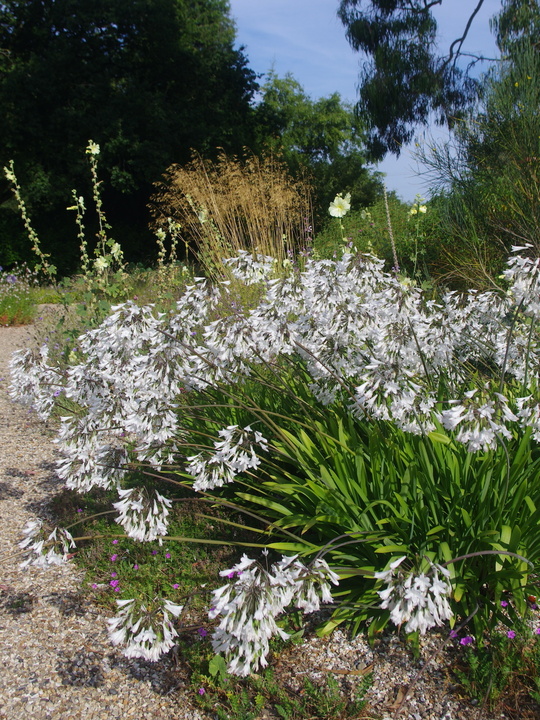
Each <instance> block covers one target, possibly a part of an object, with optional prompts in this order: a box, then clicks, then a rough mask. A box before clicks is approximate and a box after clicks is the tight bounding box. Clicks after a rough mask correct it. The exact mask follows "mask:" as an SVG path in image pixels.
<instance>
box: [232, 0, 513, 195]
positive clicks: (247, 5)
mask: <svg viewBox="0 0 540 720" xmlns="http://www.w3.org/2000/svg"><path fill="white" fill-rule="evenodd" d="M229 2H230V6H231V15H232V17H233V19H234V21H235V22H236V27H237V44H238V45H244V46H245V52H246V55H247V57H248V59H249V65H250V67H251V68H252V69H253V70H255V71H256V72H257V73H266V72H268V70H270V68H271V67H273V68H274V70H275V71H276V72H277V74H278V75H280V76H283V75H285V73H287V72H290V73H292V74H293V75H294V77H295V78H296V79H297V80H298V81H299V82H300V83H301V84H302V85H303V87H304V90H305V91H306V92H307V93H308V94H309V95H310V96H311V97H312V98H313V99H316V98H319V97H323V96H326V95H330V94H331V93H333V92H339V93H340V95H341V96H342V98H343V99H345V100H348V101H350V102H354V101H355V98H356V86H357V81H358V72H359V68H360V65H361V62H362V59H363V58H362V56H360V55H359V54H358V53H355V52H353V50H352V49H351V47H350V45H349V43H348V42H347V40H346V38H345V28H344V26H343V25H342V24H341V22H340V21H339V19H338V18H337V9H338V7H339V0H229ZM475 6H476V0H443V2H442V5H441V6H438V7H437V8H435V9H434V14H435V17H436V18H437V20H438V24H439V34H440V46H441V48H443V49H447V48H448V47H449V46H450V43H451V42H452V40H454V39H455V38H457V37H459V36H460V35H461V33H462V32H463V28H464V26H465V23H466V20H467V18H468V16H469V14H470V12H471V11H472V9H473V8H474V7H475ZM499 9H500V0H485V2H484V5H483V7H482V9H481V10H480V12H479V13H478V15H477V16H476V18H475V20H474V23H473V25H472V27H471V30H470V31H469V35H468V37H467V41H466V43H465V45H464V50H465V51H467V52H481V53H483V54H484V55H487V56H490V57H493V56H494V55H495V54H496V47H495V42H494V39H493V36H492V34H491V32H490V30H489V18H490V17H492V16H493V15H494V14H495V13H496V12H497V11H498V10H499ZM419 132H423V131H419ZM432 134H433V136H434V137H436V138H443V137H444V132H443V131H441V130H440V129H439V128H436V129H434V130H433V133H432ZM430 136H431V132H430V131H428V133H427V135H426V134H425V133H424V134H423V135H421V136H420V137H419V138H418V139H419V142H421V143H422V142H424V141H425V139H426V138H429V137H430ZM378 169H379V170H382V171H383V172H385V173H386V184H387V187H388V189H389V190H395V191H396V192H397V193H398V195H399V196H400V197H401V198H402V199H403V200H405V201H412V200H414V196H415V195H416V193H420V194H423V195H425V194H426V193H427V189H426V183H425V180H424V179H423V178H422V176H421V175H420V174H419V173H418V170H419V168H418V166H417V163H416V161H415V160H414V157H413V155H412V149H411V148H405V150H404V152H402V154H401V156H400V158H399V159H398V160H396V159H394V158H390V157H389V158H387V159H385V160H384V161H383V162H382V163H381V164H380V165H379V167H378ZM420 169H421V168H420Z"/></svg>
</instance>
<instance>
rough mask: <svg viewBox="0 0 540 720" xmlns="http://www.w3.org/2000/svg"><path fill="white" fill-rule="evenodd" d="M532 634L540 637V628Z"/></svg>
mask: <svg viewBox="0 0 540 720" xmlns="http://www.w3.org/2000/svg"><path fill="white" fill-rule="evenodd" d="M534 632H535V633H536V634H537V635H540V627H538V628H536V630H535V631H534Z"/></svg>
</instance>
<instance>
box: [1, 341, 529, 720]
mask: <svg viewBox="0 0 540 720" xmlns="http://www.w3.org/2000/svg"><path fill="white" fill-rule="evenodd" d="M29 339H30V336H29V331H28V329H26V328H0V378H2V379H1V381H0V528H1V532H2V540H3V543H2V552H3V562H2V566H1V571H0V657H1V658H2V665H3V667H2V673H1V682H0V720H22V719H23V718H24V719H25V720H26V719H29V720H46V719H47V720H111V719H112V718H119V719H120V720H132V719H133V720H146V719H147V718H152V720H205V716H203V715H202V714H201V713H200V712H199V711H198V710H197V709H195V708H194V707H193V705H191V703H190V699H189V693H190V692H192V691H191V689H190V687H189V684H188V683H187V681H186V672H185V670H184V669H183V668H182V665H181V663H180V665H179V666H175V665H174V663H173V661H172V659H170V658H165V659H163V660H161V661H159V662H157V663H148V662H144V661H139V660H128V659H126V658H124V657H123V656H122V655H121V653H120V652H119V651H117V650H116V649H114V648H113V647H112V646H111V644H110V642H109V640H108V637H107V633H106V623H105V620H106V618H105V617H104V616H103V615H102V614H101V612H102V611H101V610H100V609H99V608H97V607H96V606H93V605H92V604H91V603H90V602H89V601H88V600H87V599H86V598H85V597H84V595H83V594H82V591H81V579H82V576H81V573H80V571H78V570H77V568H76V566H74V565H73V564H68V565H65V566H62V567H59V568H53V569H52V570H48V571H42V570H39V569H37V568H29V569H26V570H21V569H20V568H19V564H18V563H19V562H20V559H18V558H17V557H13V555H12V553H13V551H14V550H15V549H16V545H17V542H18V541H19V540H20V539H21V529H22V528H23V527H24V525H25V524H26V522H27V521H28V520H30V519H33V518H35V517H36V516H37V517H41V518H44V519H46V518H47V514H48V510H47V508H48V503H49V501H50V499H51V498H52V497H53V496H54V495H55V493H57V492H58V491H59V490H60V489H61V487H62V486H61V483H60V481H59V480H58V479H57V478H56V477H55V473H54V445H53V444H52V442H51V439H52V436H51V433H50V432H49V431H48V429H47V427H46V426H45V425H44V424H43V423H42V422H40V421H39V420H38V419H37V418H36V417H35V416H34V415H33V414H32V413H30V412H28V411H27V410H26V409H25V408H23V407H21V406H18V405H16V404H13V403H12V402H11V401H10V399H9V397H8V395H7V387H8V384H9V377H8V369H7V363H8V361H9V357H10V356H11V353H12V352H13V350H15V349H16V348H19V347H24V346H25V345H26V344H27V343H28V342H29ZM440 642H441V638H440V637H439V636H437V635H433V636H430V637H428V638H427V639H426V640H425V641H424V643H423V647H422V651H421V657H420V658H419V659H418V660H416V661H415V660H413V659H412V657H411V653H410V652H409V650H408V649H407V648H406V647H405V646H404V644H403V643H402V642H401V641H400V640H399V639H398V637H397V636H396V635H395V634H392V635H388V636H386V637H384V638H383V639H382V640H381V641H380V642H379V644H378V645H377V646H376V647H375V648H374V649H371V648H369V646H368V645H367V644H366V642H365V641H364V640H363V638H362V637H357V638H355V639H354V640H352V641H351V640H349V639H347V637H346V635H345V634H344V633H342V632H340V631H338V632H335V633H334V634H333V635H332V636H331V637H330V638H326V639H324V640H321V639H319V638H311V639H309V640H308V641H307V642H306V643H305V644H304V645H301V646H295V647H292V648H289V649H287V650H286V651H285V652H284V653H283V654H282V656H280V658H278V660H277V663H276V665H275V670H276V673H277V674H279V675H280V676H281V677H282V678H283V680H284V681H285V682H287V683H288V684H290V685H292V686H295V685H296V686H298V685H299V684H300V683H301V680H302V678H303V677H305V676H308V677H311V678H312V679H314V680H317V679H320V678H322V677H324V676H325V675H326V676H327V674H328V672H332V673H333V674H334V677H336V678H337V679H338V680H339V681H340V682H341V683H342V686H343V687H344V688H351V689H352V688H354V686H355V685H356V684H357V683H358V682H361V681H362V672H363V670H362V669H363V668H366V667H367V668H369V667H370V666H373V676H374V682H373V686H372V687H371V689H370V690H369V693H368V702H369V706H370V710H373V712H374V713H375V714H371V713H369V715H366V716H365V717H366V718H367V717H381V718H385V720H386V719H389V718H396V717H398V714H397V713H396V708H397V707H398V705H399V701H400V699H401V698H402V697H403V692H404V690H406V689H407V687H408V686H409V685H410V684H411V681H413V680H414V683H413V688H412V690H411V692H410V694H409V698H408V702H407V704H406V705H405V706H404V707H403V708H402V709H401V711H400V712H399V718H400V719H406V720H480V718H482V720H499V719H501V718H505V717H509V716H507V715H504V714H501V713H496V714H487V713H480V712H479V708H478V707H474V705H472V704H471V703H470V701H469V700H468V699H467V698H463V697H461V698H460V697H459V696H458V695H457V694H456V688H455V686H453V685H452V679H451V675H450V673H449V671H448V663H449V655H447V654H446V651H445V653H443V654H442V655H441V657H440V658H439V659H438V660H437V661H436V662H434V663H431V664H430V665H429V669H428V670H427V672H425V673H424V674H423V675H422V677H421V678H420V679H418V678H417V675H418V673H419V671H420V670H421V668H422V667H423V665H424V664H425V663H426V661H428V660H430V659H431V657H432V655H433V653H434V651H435V650H436V649H437V647H438V646H439V645H440ZM450 652H452V651H450ZM274 717H275V716H273V715H271V714H270V713H268V712H267V711H264V712H263V714H262V715H261V718H260V720H270V719H272V720H273V719H274ZM514 717H517V716H514ZM527 717H532V716H531V715H527ZM207 720H209V719H207ZM237 720H242V719H241V718H238V719H237ZM276 720H278V719H276Z"/></svg>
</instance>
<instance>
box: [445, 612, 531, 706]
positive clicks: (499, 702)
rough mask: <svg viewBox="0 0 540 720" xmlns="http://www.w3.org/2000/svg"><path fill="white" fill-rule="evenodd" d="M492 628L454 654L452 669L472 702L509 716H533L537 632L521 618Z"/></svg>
mask: <svg viewBox="0 0 540 720" xmlns="http://www.w3.org/2000/svg"><path fill="white" fill-rule="evenodd" d="M512 628H513V629H512V630H508V629H505V630H501V629H498V630H497V631H494V632H493V633H492V634H491V635H490V636H489V638H487V639H485V641H484V642H483V643H482V644H480V645H474V644H471V645H468V646H467V647H466V648H465V651H464V653H463V654H462V655H460V656H458V657H456V660H455V663H454V666H453V672H454V675H455V677H456V679H457V680H458V682H459V683H460V685H461V686H462V687H463V688H464V689H465V691H466V692H467V694H468V695H469V696H470V697H471V698H472V699H473V701H474V703H475V704H479V705H481V706H484V707H487V708H488V709H489V710H491V711H493V710H495V709H496V708H497V707H499V708H501V709H502V708H503V707H504V711H505V714H507V715H508V717H511V718H515V719H516V720H518V719H520V720H521V719H524V718H531V719H532V718H536V717H538V711H539V709H540V692H539V690H540V677H539V675H538V667H539V663H540V635H538V629H537V630H536V631H534V632H531V629H530V626H529V625H527V624H526V623H524V622H516V623H515V624H513V625H512Z"/></svg>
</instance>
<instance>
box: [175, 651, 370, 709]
mask: <svg viewBox="0 0 540 720" xmlns="http://www.w3.org/2000/svg"><path fill="white" fill-rule="evenodd" d="M180 649H181V652H182V656H183V657H184V658H185V659H186V662H187V663H188V665H189V666H190V668H191V670H192V676H191V684H192V687H193V691H194V697H195V699H196V700H197V702H198V704H199V705H200V706H201V707H202V708H203V709H204V710H206V711H208V712H213V713H215V715H216V717H217V718H219V720H247V719H248V718H249V719H250V720H255V719H256V718H258V717H260V714H261V712H262V711H263V710H265V709H266V710H270V711H271V712H272V713H274V714H275V715H277V716H278V717H279V718H283V720H305V719H306V718H310V719H312V720H319V719H320V720H346V718H351V719H352V718H357V717H358V714H359V713H360V712H361V711H362V710H364V709H365V706H366V700H365V695H366V692H367V691H368V689H369V688H370V686H371V681H372V677H371V675H366V676H364V677H363V678H362V679H361V680H360V682H359V683H358V684H357V686H356V688H355V690H354V691H353V693H352V695H351V693H350V691H349V692H347V691H346V690H344V689H343V688H342V687H341V686H340V684H339V682H338V681H337V680H336V679H335V678H334V677H333V676H332V675H329V676H328V677H327V678H325V679H324V680H322V681H319V682H314V681H312V680H310V679H309V678H307V677H306V678H305V679H304V680H303V682H302V683H301V685H300V688H299V689H295V688H293V687H291V686H290V685H289V684H288V683H287V682H285V681H284V679H283V678H281V677H280V675H279V673H278V672H277V671H276V670H274V668H268V669H266V670H263V671H262V672H260V673H259V674H257V675H256V676H252V677H250V678H246V679H244V680H241V679H239V678H238V677H235V676H233V675H229V674H228V673H227V665H226V662H225V660H224V659H223V658H222V657H221V656H219V655H217V656H216V655H212V653H211V649H210V648H209V647H208V644H207V643H206V642H204V641H202V640H201V638H200V637H199V638H185V639H184V640H183V641H182V642H181V644H180ZM366 717H369V716H366Z"/></svg>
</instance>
